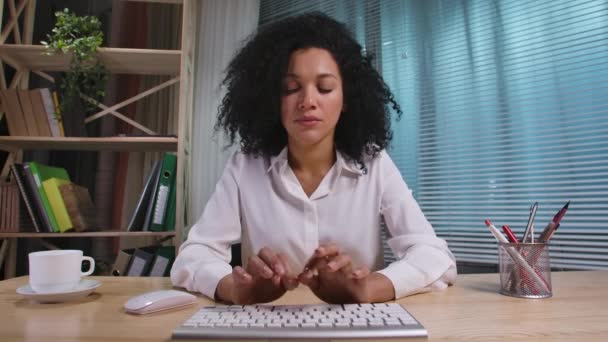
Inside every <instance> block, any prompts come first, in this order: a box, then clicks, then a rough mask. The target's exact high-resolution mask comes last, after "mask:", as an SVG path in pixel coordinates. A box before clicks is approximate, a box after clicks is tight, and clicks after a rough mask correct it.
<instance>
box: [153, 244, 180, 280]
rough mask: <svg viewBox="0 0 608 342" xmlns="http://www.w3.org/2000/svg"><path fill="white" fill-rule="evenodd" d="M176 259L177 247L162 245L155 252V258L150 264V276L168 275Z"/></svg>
mask: <svg viewBox="0 0 608 342" xmlns="http://www.w3.org/2000/svg"><path fill="white" fill-rule="evenodd" d="M174 259H175V247H173V246H160V247H158V249H157V250H156V253H155V254H154V260H153V261H152V265H151V266H150V272H149V273H148V276H149V277H167V276H169V272H170V271H171V266H172V265H173V260H174Z"/></svg>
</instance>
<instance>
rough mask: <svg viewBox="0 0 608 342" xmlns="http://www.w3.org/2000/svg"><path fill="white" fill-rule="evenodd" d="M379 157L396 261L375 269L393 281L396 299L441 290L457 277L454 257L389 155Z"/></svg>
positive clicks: (384, 213)
mask: <svg viewBox="0 0 608 342" xmlns="http://www.w3.org/2000/svg"><path fill="white" fill-rule="evenodd" d="M382 158H383V159H384V160H383V161H382V162H381V167H382V174H383V175H386V177H385V178H384V179H386V182H385V184H384V186H383V193H382V200H381V209H380V210H381V214H382V216H383V217H384V221H385V223H386V225H387V228H388V230H389V232H390V235H391V238H390V239H389V240H388V241H387V243H388V245H389V247H390V248H391V250H392V251H393V253H394V254H395V257H396V258H397V261H395V262H393V263H392V264H390V265H389V266H388V267H386V268H385V269H383V270H380V271H378V272H379V273H381V274H383V275H385V276H386V277H387V278H389V279H390V280H391V282H392V283H393V286H394V289H395V298H401V297H405V296H409V295H412V294H416V293H421V292H428V291H434V290H441V289H444V288H446V287H447V286H448V285H451V284H453V283H454V281H455V279H456V273H457V272H456V261H455V258H454V256H453V255H452V253H451V252H450V250H449V249H448V246H447V243H446V242H445V241H444V240H443V239H440V238H438V237H437V236H436V235H435V231H434V230H433V227H432V226H431V224H430V223H429V221H428V220H427V219H426V217H425V216H424V214H423V213H422V210H421V209H420V206H419V205H418V203H417V202H416V200H415V199H414V197H413V196H412V191H411V190H410V189H409V188H408V186H407V184H406V183H405V181H404V180H403V178H402V177H401V174H400V173H399V170H398V169H397V167H396V166H395V164H394V163H393V162H392V160H391V159H390V157H388V155H387V154H385V153H384V152H383V156H382Z"/></svg>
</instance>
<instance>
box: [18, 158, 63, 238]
mask: <svg viewBox="0 0 608 342" xmlns="http://www.w3.org/2000/svg"><path fill="white" fill-rule="evenodd" d="M28 165H29V167H30V170H31V171H32V176H34V180H35V181H36V187H38V193H39V194H40V198H41V199H42V205H43V206H44V211H45V212H46V214H47V216H48V218H49V221H51V226H52V227H53V232H59V224H57V219H56V218H55V214H53V209H52V207H51V203H50V202H49V199H48V197H47V195H46V192H45V191H44V188H43V187H42V182H44V181H45V180H47V179H51V178H58V179H63V180H66V181H69V180H70V177H69V176H68V173H67V171H66V170H65V169H63V168H60V167H52V166H46V165H43V164H39V163H36V162H29V163H28Z"/></svg>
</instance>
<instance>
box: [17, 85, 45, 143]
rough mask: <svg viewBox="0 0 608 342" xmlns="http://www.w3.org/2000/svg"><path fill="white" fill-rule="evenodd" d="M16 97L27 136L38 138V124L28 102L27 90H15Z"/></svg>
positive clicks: (29, 101)
mask: <svg viewBox="0 0 608 342" xmlns="http://www.w3.org/2000/svg"><path fill="white" fill-rule="evenodd" d="M17 97H18V98H19V104H20V105H21V112H22V113H23V121H24V122H25V126H26V127H27V132H28V134H29V136H32V137H36V136H39V135H40V134H39V133H38V123H37V122H36V118H35V117H34V111H33V110H32V101H31V100H30V96H29V90H27V89H17Z"/></svg>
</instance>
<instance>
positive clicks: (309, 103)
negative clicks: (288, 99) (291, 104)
mask: <svg viewBox="0 0 608 342" xmlns="http://www.w3.org/2000/svg"><path fill="white" fill-rule="evenodd" d="M301 94H302V95H301V96H300V99H299V102H298V109H300V110H311V109H316V108H317V102H316V101H317V100H316V93H315V90H314V89H311V88H310V87H306V88H304V89H303V90H302V93H301Z"/></svg>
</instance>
